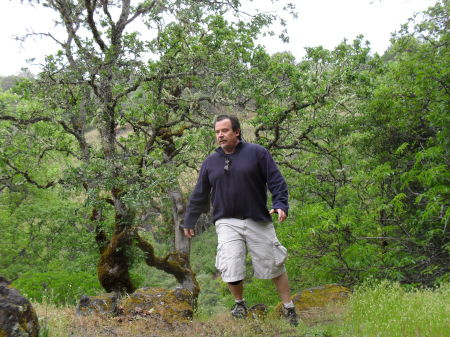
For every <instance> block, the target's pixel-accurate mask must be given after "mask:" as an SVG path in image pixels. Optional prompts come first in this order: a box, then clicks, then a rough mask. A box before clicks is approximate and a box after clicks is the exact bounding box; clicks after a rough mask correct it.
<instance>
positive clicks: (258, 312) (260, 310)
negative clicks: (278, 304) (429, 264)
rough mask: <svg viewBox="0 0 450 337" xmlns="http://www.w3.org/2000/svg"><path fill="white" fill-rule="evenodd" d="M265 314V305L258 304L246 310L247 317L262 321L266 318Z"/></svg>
mask: <svg viewBox="0 0 450 337" xmlns="http://www.w3.org/2000/svg"><path fill="white" fill-rule="evenodd" d="M267 312H268V308H267V305H265V304H262V303H258V304H255V305H253V306H252V307H250V308H249V309H248V314H247V317H248V318H253V319H263V318H265V317H266V316H267Z"/></svg>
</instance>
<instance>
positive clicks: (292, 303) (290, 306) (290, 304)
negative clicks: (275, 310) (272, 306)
mask: <svg viewBox="0 0 450 337" xmlns="http://www.w3.org/2000/svg"><path fill="white" fill-rule="evenodd" d="M283 305H284V307H285V308H286V309H289V308H294V302H292V301H290V302H289V303H283Z"/></svg>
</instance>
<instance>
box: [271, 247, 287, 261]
mask: <svg viewBox="0 0 450 337" xmlns="http://www.w3.org/2000/svg"><path fill="white" fill-rule="evenodd" d="M272 249H273V255H274V260H275V265H276V266H281V265H282V264H283V263H284V261H286V259H287V249H286V248H285V247H283V246H282V245H281V243H279V242H278V241H274V242H273V243H272Z"/></svg>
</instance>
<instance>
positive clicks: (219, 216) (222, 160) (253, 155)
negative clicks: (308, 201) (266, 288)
mask: <svg viewBox="0 0 450 337" xmlns="http://www.w3.org/2000/svg"><path fill="white" fill-rule="evenodd" d="M214 129H215V132H216V140H217V142H218V144H219V147H218V148H217V149H216V151H215V152H214V153H213V154H211V155H210V156H208V157H207V158H206V159H205V161H204V162H203V164H202V167H201V169H200V174H199V177H198V181H197V185H196V186H195V189H194V191H193V192H192V195H191V197H190V201H189V205H188V207H187V210H186V215H185V219H184V224H183V230H184V234H185V235H186V237H188V238H192V237H193V236H194V234H195V233H194V227H195V224H196V222H197V220H198V218H199V216H200V214H201V213H202V211H203V210H204V209H205V207H206V206H207V203H208V202H209V199H210V198H209V197H210V195H211V202H212V206H213V220H214V222H215V227H216V232H217V235H218V248H217V256H216V267H217V269H218V270H219V271H220V272H221V274H222V280H223V281H224V282H227V283H228V288H229V289H230V292H231V294H232V295H233V296H234V298H235V302H236V303H235V305H234V307H233V309H232V311H231V314H232V315H233V316H234V317H237V318H244V317H246V316H247V306H246V303H245V301H244V297H243V292H244V287H243V279H244V277H245V257H246V250H247V249H248V251H249V252H250V255H251V257H252V264H253V269H254V276H255V277H257V278H261V279H272V280H273V282H274V283H275V286H276V288H277V290H278V293H279V295H280V298H281V300H282V302H283V314H284V316H285V317H286V318H287V319H288V320H289V322H290V323H291V324H292V325H297V324H298V319H297V314H296V312H295V307H294V304H293V303H292V301H291V299H290V289H289V284H288V277H287V274H286V269H285V267H284V261H285V259H286V257H287V251H286V248H284V247H283V246H282V245H281V244H280V242H279V241H278V239H277V237H276V234H275V230H274V227H273V225H272V222H271V214H273V213H277V214H278V220H279V221H280V222H282V221H284V220H285V219H286V217H287V215H288V208H289V205H288V190H287V185H286V182H285V180H284V178H283V176H282V175H281V173H280V171H279V170H278V167H277V165H276V164H275V162H274V160H273V159H272V157H271V155H270V154H269V152H268V151H267V150H266V149H265V148H264V147H262V146H260V145H257V144H252V143H246V142H244V141H243V140H242V137H241V135H242V132H241V127H240V124H239V120H238V118H237V117H236V116H233V115H231V116H229V115H221V116H219V117H217V119H216V121H215V124H214ZM267 187H268V188H269V190H270V192H271V194H272V204H273V206H272V209H271V210H270V211H269V210H268V209H267Z"/></svg>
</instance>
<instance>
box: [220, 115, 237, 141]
mask: <svg viewBox="0 0 450 337" xmlns="http://www.w3.org/2000/svg"><path fill="white" fill-rule="evenodd" d="M224 119H229V120H230V121H231V128H232V129H233V131H234V132H236V131H237V130H239V136H238V139H239V140H242V129H241V123H239V119H238V118H237V116H236V115H219V116H217V117H216V120H215V121H214V126H216V123H217V122H220V121H223V120H224Z"/></svg>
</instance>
